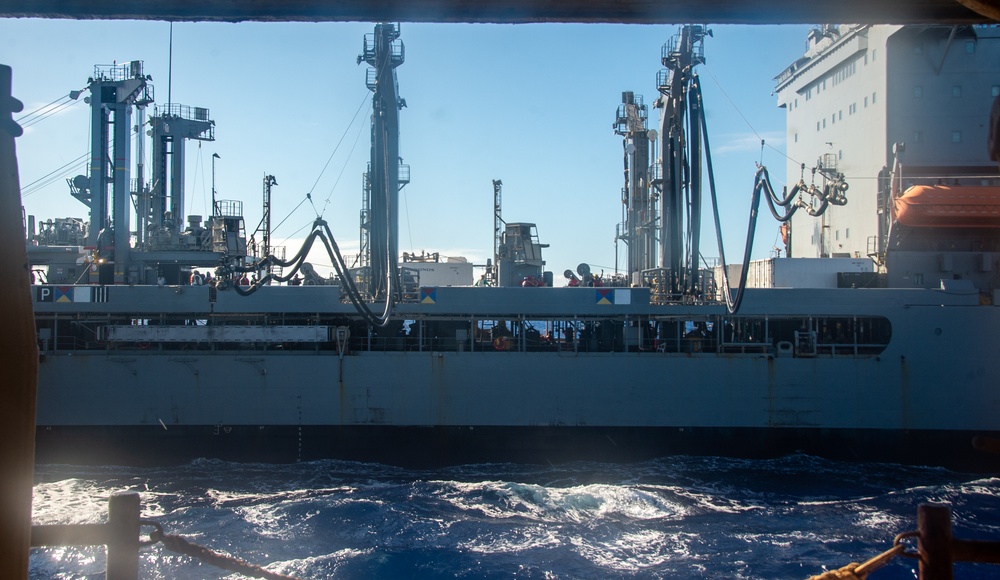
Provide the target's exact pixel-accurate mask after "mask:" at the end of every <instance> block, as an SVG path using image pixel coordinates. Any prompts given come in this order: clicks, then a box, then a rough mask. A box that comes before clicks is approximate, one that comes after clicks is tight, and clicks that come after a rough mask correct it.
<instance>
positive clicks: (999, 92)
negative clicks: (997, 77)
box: [990, 85, 1000, 97]
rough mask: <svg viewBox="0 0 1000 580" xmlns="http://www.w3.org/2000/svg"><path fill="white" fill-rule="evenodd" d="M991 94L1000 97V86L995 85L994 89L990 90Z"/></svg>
mask: <svg viewBox="0 0 1000 580" xmlns="http://www.w3.org/2000/svg"><path fill="white" fill-rule="evenodd" d="M990 94H991V95H993V96H994V97H998V96H1000V85H993V88H991V89H990Z"/></svg>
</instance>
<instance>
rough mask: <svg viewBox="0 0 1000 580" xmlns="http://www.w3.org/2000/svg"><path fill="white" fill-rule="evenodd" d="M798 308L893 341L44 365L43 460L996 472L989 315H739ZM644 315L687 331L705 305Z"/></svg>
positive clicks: (292, 354)
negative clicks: (873, 350) (805, 462)
mask: <svg viewBox="0 0 1000 580" xmlns="http://www.w3.org/2000/svg"><path fill="white" fill-rule="evenodd" d="M276 290H277V289H276ZM280 290H285V289H280ZM441 290H443V289H441ZM453 290H459V289H453ZM462 290H464V291H469V292H476V291H477V290H475V289H462ZM517 291H521V292H523V291H524V290H522V289H517ZM528 291H529V292H530V291H531V290H528ZM534 291H535V292H538V294H535V295H533V296H532V297H533V298H534V297H542V296H545V294H542V293H544V292H553V290H548V291H546V290H541V291H539V290H534ZM578 292H583V290H578ZM808 295H811V298H810V299H809V301H810V302H812V301H814V300H816V301H818V303H817V304H814V305H813V306H812V309H813V313H812V314H810V315H809V316H810V317H819V316H821V315H824V314H825V315H829V316H833V315H838V316H843V315H844V313H845V312H851V313H853V314H852V315H854V316H857V315H866V314H873V315H874V314H875V313H877V314H878V316H880V317H884V318H886V319H887V320H888V321H889V323H890V324H891V327H892V333H891V334H892V336H891V339H890V340H888V342H887V344H886V345H884V348H882V349H881V350H880V351H879V352H878V354H868V355H860V354H858V353H857V351H852V350H851V349H850V348H842V349H841V352H839V353H838V352H837V351H836V350H834V351H833V352H830V353H827V354H824V353H822V352H820V353H818V354H816V355H812V356H798V353H796V352H789V351H782V350H779V349H776V348H775V347H774V341H770V342H766V343H764V344H763V346H762V347H760V348H744V349H742V351H733V349H727V348H723V347H724V346H726V345H725V344H722V345H719V346H717V347H716V348H714V349H712V350H706V349H691V348H687V349H678V350H679V351H680V350H684V351H686V352H669V351H667V349H662V348H661V349H654V350H651V351H650V350H642V349H635V350H634V351H631V352H630V351H629V350H628V349H624V350H622V351H618V352H581V351H579V350H558V351H547V352H531V351H527V350H525V351H523V352H522V351H519V350H511V351H507V350H496V349H495V348H486V349H482V350H475V345H474V344H473V345H472V348H471V349H470V350H435V349H428V350H417V351H414V350H399V351H378V350H360V351H359V350H347V352H345V353H343V354H341V353H340V352H338V350H337V349H336V348H333V347H330V348H320V347H319V346H317V347H316V348H315V349H313V350H281V349H272V350H268V347H267V346H266V345H255V344H247V345H243V347H242V348H241V349H238V350H213V349H214V348H216V347H215V346H213V345H208V346H206V345H201V346H202V348H203V349H205V348H208V349H209V350H198V349H197V348H195V347H196V345H190V346H191V348H190V349H187V350H185V349H179V348H174V349H169V350H168V349H165V346H164V345H163V344H161V343H152V344H146V343H139V344H137V345H132V347H131V348H128V346H127V345H125V344H117V345H114V348H112V347H111V346H108V345H104V347H103V348H101V349H96V348H95V349H92V350H86V349H75V350H68V349H54V348H49V350H48V351H46V352H45V353H44V354H43V358H42V363H41V364H40V366H39V396H38V426H39V427H38V428H39V438H38V453H39V459H40V460H42V461H75V462H94V463H107V462H124V463H149V462H164V461H182V460H186V459H191V458H193V457H200V456H207V457H219V458H224V459H238V460H268V461H297V460H308V459H315V458H318V457H341V458H349V459H359V460H375V461H386V462H391V463H405V464H435V463H453V462H464V461H505V460H518V461H524V460H527V461H543V462H544V461H553V462H555V461H564V460H569V459H573V460H575V459H601V460H616V459H617V460H632V459H640V458H644V457H651V456H658V455H665V454H671V453H710V454H722V455H746V456H760V455H774V454H781V453H789V452H796V451H802V452H808V453H816V454H821V455H827V456H835V457H844V458H858V459H862V458H863V459H881V460H890V461H893V460H895V461H907V462H914V463H947V464H964V465H966V466H969V465H973V466H974V464H977V463H978V464H980V467H982V468H985V469H989V468H990V466H991V465H994V466H995V465H997V463H996V462H994V461H993V458H992V457H990V456H987V455H981V454H979V452H977V451H974V450H972V448H971V443H970V441H971V437H972V436H974V435H990V434H997V433H1000V413H998V411H1000V389H998V385H1000V357H997V356H996V354H997V353H996V343H995V341H994V340H993V339H992V338H991V337H994V336H996V329H997V328H1000V308H997V307H994V306H980V305H979V304H978V298H977V297H976V296H971V297H970V296H959V295H949V294H946V293H944V292H938V291H924V290H918V291H893V290H836V291H822V292H821V291H815V290H814V291H809V292H804V291H792V290H789V291H777V290H773V291H761V292H759V293H754V294H752V295H751V296H750V297H749V298H748V300H747V303H746V305H745V310H746V314H745V315H746V316H754V315H755V312H763V311H768V312H771V313H772V314H771V315H770V316H775V314H774V313H777V315H780V314H781V313H782V312H785V313H786V314H789V313H795V312H799V313H801V312H805V309H804V306H803V302H802V300H803V299H804V298H805V297H806V296H808ZM549 296H555V297H556V298H557V302H563V303H564V302H565V300H563V299H561V298H559V293H553V294H550V295H549ZM561 296H562V298H565V296H566V295H565V293H562V294H561ZM773 298H781V299H782V300H777V301H774V300H773ZM540 304H541V303H540ZM161 306H164V304H163V303H161ZM166 306H167V307H169V305H166ZM632 306H634V305H630V306H629V308H631V307H632ZM640 306H641V305H640ZM305 307H307V306H305ZM413 308H415V309H417V310H419V305H413ZM642 308H646V309H651V311H652V312H653V313H654V315H658V316H661V317H662V316H666V315H669V316H672V317H676V316H680V317H681V318H685V317H686V318H696V317H697V316H701V314H699V313H700V312H702V311H704V309H705V308H709V307H696V306H687V307H681V306H674V307H651V306H644V307H641V308H640V310H641V309H642ZM671 309H673V310H671ZM678 309H680V310H682V311H679V310H678ZM538 310H539V311H543V310H544V308H542V307H541V306H540V307H539V308H538ZM713 311H717V308H716V309H715V310H713ZM439 314H441V313H439ZM741 314H743V313H741ZM411 315H414V316H416V315H415V314H411ZM77 316H79V315H77ZM469 316H473V315H469ZM540 316H542V315H540ZM473 318H474V316H473ZM742 344H745V343H742ZM271 346H272V347H273V346H274V345H271ZM411 348H412V347H411ZM421 348H422V346H421ZM74 441H75V442H76V443H74ZM92 443H98V444H96V445H93V444H92Z"/></svg>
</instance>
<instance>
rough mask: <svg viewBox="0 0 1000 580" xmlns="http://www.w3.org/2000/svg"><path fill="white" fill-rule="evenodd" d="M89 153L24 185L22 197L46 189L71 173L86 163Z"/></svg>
mask: <svg viewBox="0 0 1000 580" xmlns="http://www.w3.org/2000/svg"><path fill="white" fill-rule="evenodd" d="M89 155H90V153H84V154H83V155H81V156H79V157H77V158H76V159H73V160H72V161H70V162H69V163H66V164H65V165H63V166H62V167H59V168H57V169H54V170H52V171H50V172H49V173H46V174H45V175H43V176H41V177H39V178H38V179H36V180H34V181H32V182H31V183H29V184H27V185H25V186H24V187H22V188H21V197H28V196H29V195H31V194H33V193H37V192H38V191H39V190H41V189H44V188H45V187H47V186H48V185H50V184H52V183H54V182H56V181H58V180H59V179H61V178H62V177H63V176H65V175H67V174H68V173H71V172H72V170H73V169H74V168H75V167H77V166H79V165H81V164H85V163H86V162H87V157H88V156H89Z"/></svg>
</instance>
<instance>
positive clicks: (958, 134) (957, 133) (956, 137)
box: [951, 131, 962, 143]
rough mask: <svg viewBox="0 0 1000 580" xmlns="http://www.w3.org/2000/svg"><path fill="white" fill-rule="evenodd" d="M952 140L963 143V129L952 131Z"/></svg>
mask: <svg viewBox="0 0 1000 580" xmlns="http://www.w3.org/2000/svg"><path fill="white" fill-rule="evenodd" d="M951 142H952V143H961V142H962V132H961V131H952V132H951Z"/></svg>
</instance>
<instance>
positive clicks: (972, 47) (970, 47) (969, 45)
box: [965, 40, 976, 54]
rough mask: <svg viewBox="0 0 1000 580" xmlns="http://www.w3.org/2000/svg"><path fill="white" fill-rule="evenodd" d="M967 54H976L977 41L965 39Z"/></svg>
mask: <svg viewBox="0 0 1000 580" xmlns="http://www.w3.org/2000/svg"><path fill="white" fill-rule="evenodd" d="M965 54H976V41H975V40H966V41H965Z"/></svg>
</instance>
